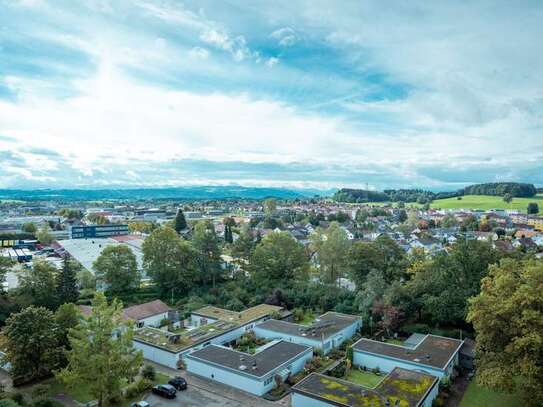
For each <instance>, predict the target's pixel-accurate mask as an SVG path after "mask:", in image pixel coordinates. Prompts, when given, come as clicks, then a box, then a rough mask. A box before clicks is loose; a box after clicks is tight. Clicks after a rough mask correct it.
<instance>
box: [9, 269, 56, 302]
mask: <svg viewBox="0 0 543 407" xmlns="http://www.w3.org/2000/svg"><path fill="white" fill-rule="evenodd" d="M56 276H57V269H56V268H55V267H54V266H53V265H51V264H50V263H48V262H47V261H45V260H36V261H34V264H33V266H32V268H31V269H29V270H26V271H24V272H23V273H22V274H21V276H20V277H19V287H18V288H17V292H16V293H17V294H16V295H17V297H19V299H20V301H21V302H22V303H23V304H25V305H34V306H37V307H45V308H48V309H50V310H54V309H56V307H57V306H58V298H57V295H56V293H57V292H56V288H57V277H56Z"/></svg>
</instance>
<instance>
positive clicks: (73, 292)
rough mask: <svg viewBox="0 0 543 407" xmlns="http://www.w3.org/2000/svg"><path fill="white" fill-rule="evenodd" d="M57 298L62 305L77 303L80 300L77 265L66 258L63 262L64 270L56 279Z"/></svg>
mask: <svg viewBox="0 0 543 407" xmlns="http://www.w3.org/2000/svg"><path fill="white" fill-rule="evenodd" d="M56 292H57V298H58V301H59V302H60V303H63V302H76V301H77V299H78V298H79V289H78V287H77V266H76V263H75V262H73V261H72V260H70V259H69V258H68V257H65V258H64V260H63V262H62V270H60V272H59V273H58V275H57V279H56Z"/></svg>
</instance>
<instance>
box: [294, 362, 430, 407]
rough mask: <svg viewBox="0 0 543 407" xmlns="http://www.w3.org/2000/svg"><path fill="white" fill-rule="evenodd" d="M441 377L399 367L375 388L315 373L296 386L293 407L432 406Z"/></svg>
mask: <svg viewBox="0 0 543 407" xmlns="http://www.w3.org/2000/svg"><path fill="white" fill-rule="evenodd" d="M438 383H439V379H438V378H437V377H435V376H432V375H429V374H426V373H423V372H415V371H411V370H406V369H402V368H395V369H394V370H392V371H391V372H390V373H389V374H388V375H386V376H385V377H384V378H383V380H382V381H381V382H380V383H379V384H377V386H375V387H374V388H368V387H364V386H361V385H359V384H355V383H352V382H349V381H346V380H342V379H337V378H335V377H330V376H325V375H323V374H319V373H311V374H310V375H309V376H307V377H306V378H305V379H303V380H302V381H300V382H299V383H297V384H296V385H295V386H293V387H292V389H291V390H292V398H291V405H292V407H315V406H319V407H327V406H339V407H361V406H372V407H431V406H432V402H433V400H434V399H435V398H436V397H437V395H438V392H439V385H438Z"/></svg>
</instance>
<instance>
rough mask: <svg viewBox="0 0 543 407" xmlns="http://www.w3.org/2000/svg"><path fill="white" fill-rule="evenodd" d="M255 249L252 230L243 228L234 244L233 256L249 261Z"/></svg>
mask: <svg viewBox="0 0 543 407" xmlns="http://www.w3.org/2000/svg"><path fill="white" fill-rule="evenodd" d="M254 247H255V242H254V237H253V234H252V231H251V229H249V228H248V227H243V228H242V229H241V232H240V233H239V236H238V238H237V240H236V241H235V242H234V243H233V244H232V248H231V250H232V256H234V257H240V258H242V259H245V260H248V259H249V257H250V255H251V252H252V251H253V249H254Z"/></svg>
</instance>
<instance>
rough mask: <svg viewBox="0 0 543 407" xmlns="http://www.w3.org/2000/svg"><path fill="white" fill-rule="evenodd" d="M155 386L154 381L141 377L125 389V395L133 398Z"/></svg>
mask: <svg viewBox="0 0 543 407" xmlns="http://www.w3.org/2000/svg"><path fill="white" fill-rule="evenodd" d="M152 387H153V382H152V381H150V380H148V379H140V380H138V381H136V382H134V383H132V384H130V385H129V386H128V387H127V388H126V390H125V397H126V398H128V399H132V398H134V397H137V396H139V395H140V394H142V393H145V392H146V391H148V390H150V389H151V388H152Z"/></svg>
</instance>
